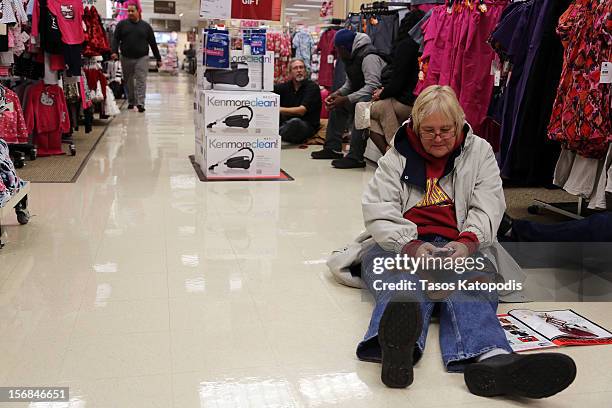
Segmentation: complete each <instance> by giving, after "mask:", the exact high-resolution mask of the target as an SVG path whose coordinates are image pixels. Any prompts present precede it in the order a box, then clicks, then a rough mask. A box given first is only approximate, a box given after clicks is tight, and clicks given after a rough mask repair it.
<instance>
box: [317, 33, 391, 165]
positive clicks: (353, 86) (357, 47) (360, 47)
mask: <svg viewBox="0 0 612 408" xmlns="http://www.w3.org/2000/svg"><path fill="white" fill-rule="evenodd" d="M334 46H335V47H336V51H337V53H338V55H339V56H340V58H341V59H342V61H343V63H344V68H345V70H346V82H345V83H344V85H343V86H342V88H340V89H338V90H337V91H336V92H334V93H332V94H331V95H329V96H328V97H327V99H325V105H326V107H327V110H328V111H329V122H328V125H327V134H326V140H325V145H324V146H323V150H319V151H317V152H312V154H311V156H312V158H313V159H328V160H329V159H335V160H333V161H332V166H334V167H335V168H337V169H352V168H360V167H365V165H366V164H365V161H364V158H363V154H364V153H365V149H366V140H365V139H364V137H363V132H364V131H363V130H357V129H355V126H354V124H353V119H354V116H355V105H356V104H357V102H366V101H369V100H371V99H372V93H373V92H374V91H375V90H376V89H378V88H380V87H381V73H382V70H383V68H384V67H385V66H386V65H387V63H386V61H385V58H383V57H384V56H383V55H382V54H381V53H379V52H378V51H377V49H376V48H375V47H374V46H373V45H372V41H371V40H370V37H368V36H367V34H363V33H355V32H354V31H351V30H347V29H343V30H340V31H338V32H337V33H336V36H335V37H334ZM347 127H348V128H350V129H351V148H350V150H349V152H348V154H347V155H346V157H343V155H342V134H343V132H344V129H346V128H347Z"/></svg>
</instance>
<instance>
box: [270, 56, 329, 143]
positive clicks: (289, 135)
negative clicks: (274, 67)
mask: <svg viewBox="0 0 612 408" xmlns="http://www.w3.org/2000/svg"><path fill="white" fill-rule="evenodd" d="M289 70H290V73H291V74H290V75H291V79H290V80H289V81H287V82H285V83H282V84H278V85H276V86H274V93H277V94H278V95H280V106H281V107H280V135H281V139H282V140H283V141H285V142H289V143H295V144H300V143H304V142H305V141H306V140H308V139H310V138H311V137H313V136H314V135H315V134H316V133H317V132H318V131H319V128H320V127H321V123H320V119H321V91H320V90H319V86H318V85H317V84H315V83H314V82H313V81H311V80H310V79H308V78H307V75H306V64H304V61H303V60H302V59H299V58H296V59H294V60H292V61H291V63H290V64H289Z"/></svg>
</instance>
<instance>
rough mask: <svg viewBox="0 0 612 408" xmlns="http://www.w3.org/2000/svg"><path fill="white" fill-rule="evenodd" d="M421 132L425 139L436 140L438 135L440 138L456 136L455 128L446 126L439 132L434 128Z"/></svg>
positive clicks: (446, 138) (445, 138)
mask: <svg viewBox="0 0 612 408" xmlns="http://www.w3.org/2000/svg"><path fill="white" fill-rule="evenodd" d="M420 134H421V139H423V140H434V139H435V138H436V136H438V135H439V136H440V139H442V140H448V139H452V138H454V137H455V128H450V127H445V128H442V129H440V130H439V131H437V132H436V131H435V130H434V129H427V130H421V132H420Z"/></svg>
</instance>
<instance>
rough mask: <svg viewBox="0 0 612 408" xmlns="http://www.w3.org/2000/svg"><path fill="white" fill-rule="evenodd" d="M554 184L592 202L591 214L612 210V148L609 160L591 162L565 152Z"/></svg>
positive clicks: (575, 154)
mask: <svg viewBox="0 0 612 408" xmlns="http://www.w3.org/2000/svg"><path fill="white" fill-rule="evenodd" d="M554 183H555V184H556V185H558V186H559V187H561V188H563V189H564V190H565V191H567V192H568V193H570V194H573V195H576V196H579V197H582V198H584V199H585V200H587V201H588V208H589V209H591V210H606V209H607V210H610V208H608V207H607V203H606V195H607V194H608V195H609V194H612V144H610V145H608V150H607V152H606V155H605V158H603V159H590V158H587V157H583V156H581V155H579V154H577V153H576V152H573V151H571V150H567V149H563V151H562V152H561V155H560V156H559V161H558V162H557V167H556V168H555V178H554Z"/></svg>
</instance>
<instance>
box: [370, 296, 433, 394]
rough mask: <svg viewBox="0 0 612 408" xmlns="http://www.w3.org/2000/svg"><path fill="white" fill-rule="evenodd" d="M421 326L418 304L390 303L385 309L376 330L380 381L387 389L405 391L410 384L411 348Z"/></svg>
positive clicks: (411, 374)
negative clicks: (380, 364)
mask: <svg viewBox="0 0 612 408" xmlns="http://www.w3.org/2000/svg"><path fill="white" fill-rule="evenodd" d="M422 327H423V322H422V318H421V310H420V307H419V304H418V303H416V302H412V301H409V300H407V299H406V300H401V299H394V300H392V301H391V302H389V304H388V305H387V307H386V308H385V311H384V312H383V315H382V317H381V319H380V323H379V326H378V343H379V344H380V349H381V352H382V372H381V375H380V378H381V380H382V382H383V383H384V384H385V385H386V386H387V387H389V388H406V387H407V386H409V385H410V384H412V381H414V373H413V370H412V366H413V358H414V348H415V347H416V342H417V340H418V339H419V337H420V336H421V329H422Z"/></svg>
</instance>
